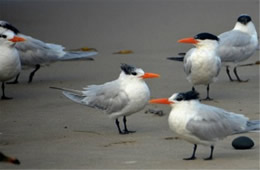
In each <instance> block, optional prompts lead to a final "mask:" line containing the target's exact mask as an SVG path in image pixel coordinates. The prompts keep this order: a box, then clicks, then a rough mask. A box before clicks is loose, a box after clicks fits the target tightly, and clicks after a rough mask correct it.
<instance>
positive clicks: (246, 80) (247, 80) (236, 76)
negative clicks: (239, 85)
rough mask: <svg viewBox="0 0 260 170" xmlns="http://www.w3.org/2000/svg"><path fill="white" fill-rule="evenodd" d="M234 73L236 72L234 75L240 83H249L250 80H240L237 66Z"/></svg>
mask: <svg viewBox="0 0 260 170" xmlns="http://www.w3.org/2000/svg"><path fill="white" fill-rule="evenodd" d="M233 71H234V74H235V76H236V78H237V81H238V82H248V79H247V80H241V79H240V78H239V76H238V74H237V66H236V67H234V70H233Z"/></svg>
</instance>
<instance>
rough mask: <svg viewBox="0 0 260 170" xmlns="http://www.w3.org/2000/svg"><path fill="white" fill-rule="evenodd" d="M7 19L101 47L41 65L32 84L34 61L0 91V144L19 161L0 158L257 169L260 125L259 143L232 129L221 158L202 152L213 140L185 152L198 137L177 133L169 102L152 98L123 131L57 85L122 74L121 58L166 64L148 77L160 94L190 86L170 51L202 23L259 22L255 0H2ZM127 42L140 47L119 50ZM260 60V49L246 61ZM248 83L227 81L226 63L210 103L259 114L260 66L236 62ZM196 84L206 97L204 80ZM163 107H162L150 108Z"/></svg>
mask: <svg viewBox="0 0 260 170" xmlns="http://www.w3.org/2000/svg"><path fill="white" fill-rule="evenodd" d="M0 11H1V12H0V16H1V20H6V21H9V22H10V23H12V24H13V25H14V26H16V27H17V28H18V29H19V30H20V31H21V32H23V33H24V34H27V35H31V36H33V37H35V38H38V39H41V40H43V41H45V42H52V43H57V44H62V45H64V46H65V47H67V48H68V49H73V48H79V47H83V46H88V47H93V48H96V49H97V50H98V52H99V54H98V55H97V56H96V57H95V61H93V62H89V61H84V62H80V61H77V62H76V61H75V62H57V63H54V64H52V65H51V66H50V67H45V68H42V69H40V70H39V71H38V72H37V73H36V76H35V78H34V81H33V83H32V84H27V80H28V75H29V72H30V71H31V70H28V71H23V72H22V74H21V78H20V84H17V85H8V86H7V88H6V95H8V96H12V97H14V99H13V100H10V101H0V117H1V118H0V121H1V123H0V132H1V135H0V151H2V152H4V153H6V154H8V155H12V156H15V157H17V158H18V159H19V160H20V161H21V165H20V166H15V165H9V164H0V168H3V169H9V168H10V169H16V168H19V169H32V168H33V169H259V168H260V166H259V133H248V134H243V136H248V137H250V138H252V139H253V140H254V142H255V146H254V148H252V149H250V150H234V149H233V148H232V146H231V142H232V140H233V139H234V138H236V137H237V136H240V135H236V136H230V137H228V138H226V139H224V140H223V141H220V142H219V143H217V145H216V147H215V151H214V160H212V161H204V160H203V159H202V158H204V157H207V156H208V155H209V152H210V148H208V147H203V146H199V147H198V150H197V158H198V159H197V160H194V161H183V160H182V158H184V157H188V156H190V155H191V153H192V149H193V145H191V144H189V143H187V142H185V141H183V140H180V139H176V138H175V137H176V135H175V134H174V133H173V132H171V131H170V130H169V128H168V122H167V117H168V113H169V111H170V108H168V107H167V106H160V105H147V106H146V108H145V109H144V110H142V111H140V112H138V113H136V114H134V115H132V116H130V117H129V118H128V127H129V129H130V130H136V131H137V132H136V133H134V134H130V135H118V133H117V129H116V127H115V125H114V122H113V121H112V120H110V119H109V118H108V117H107V115H105V114H103V113H102V112H101V111H99V110H95V109H92V108H88V107H86V106H82V105H79V104H76V103H73V102H72V101H70V100H68V99H67V98H65V97H64V96H63V95H62V94H61V92H60V91H55V90H52V89H50V88H49V87H50V86H58V87H67V88H74V89H81V88H82V87H85V86H87V85H91V84H102V83H104V82H107V81H110V80H113V79H116V78H117V77H118V75H119V73H120V68H119V67H120V63H128V64H132V65H136V66H138V67H141V68H143V69H144V70H145V71H147V72H154V73H159V74H160V75H161V77H160V78H159V79H152V80H147V83H148V85H149V87H150V90H151V95H152V98H158V97H169V96H171V95H172V93H175V92H181V91H188V90H190V89H191V85H190V84H189V83H188V81H187V80H186V77H185V73H184V71H183V65H182V64H181V63H178V62H173V61H168V60H166V57H170V56H175V55H176V54H177V53H178V52H183V51H186V50H188V49H189V48H191V46H190V45H185V44H178V43H177V40H178V39H180V38H183V37H188V36H193V35H196V34H197V33H199V32H211V33H213V34H216V35H218V34H220V33H222V32H224V31H227V30H229V29H232V28H233V26H234V24H235V21H236V19H237V17H238V16H239V15H240V14H242V13H247V14H249V15H250V16H251V17H252V19H253V21H254V23H255V26H256V27H257V29H258V30H259V1H257V0H248V1H246V0H227V1H224V0H215V1H206V0H197V1H192V0H184V1H181V0H172V1H170V0H162V1H161V0H151V1H148V0H140V1H137V0H124V1H120V0H110V1H106V0H86V1H83V0H81V1H80V0H75V1H74V0H73V1H72V0H71V1H43V0H42V1H41V0H39V1H27V0H23V1H21V0H17V1H15V0H2V1H1V2H0ZM121 49H130V50H133V51H134V53H133V54H128V55H114V54H112V53H113V52H115V51H118V50H121ZM257 60H259V52H258V51H257V52H256V53H255V54H254V56H252V57H251V58H250V59H249V60H248V61H246V62H245V63H251V62H255V61H257ZM238 72H239V74H240V75H241V77H242V78H243V79H246V78H249V79H250V80H249V82H247V83H237V82H229V80H228V78H227V76H226V73H225V69H224V68H223V69H222V70H221V73H220V75H219V80H218V81H217V82H216V83H215V84H213V85H212V86H211V90H210V95H211V97H213V98H214V100H213V101H207V102H203V103H207V104H210V105H213V106H217V107H222V108H224V109H226V110H229V111H232V112H236V113H242V114H245V115H246V116H248V117H249V118H250V119H259V66H251V67H243V68H239V69H238ZM197 90H198V91H199V92H200V93H201V97H202V98H203V97H205V95H206V88H205V87H204V86H200V87H198V88H197ZM147 109H162V110H163V111H164V113H165V115H164V116H161V117H159V116H156V115H153V114H145V110H147Z"/></svg>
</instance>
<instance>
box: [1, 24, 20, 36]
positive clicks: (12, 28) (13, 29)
mask: <svg viewBox="0 0 260 170" xmlns="http://www.w3.org/2000/svg"><path fill="white" fill-rule="evenodd" d="M0 27H3V28H6V29H8V30H11V31H13V32H14V33H15V34H18V33H20V31H19V30H18V29H17V28H15V27H14V26H12V25H11V24H9V23H8V22H1V23H0Z"/></svg>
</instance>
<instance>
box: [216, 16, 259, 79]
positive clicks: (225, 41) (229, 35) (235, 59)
mask: <svg viewBox="0 0 260 170" xmlns="http://www.w3.org/2000/svg"><path fill="white" fill-rule="evenodd" d="M218 37H219V38H220V43H219V44H220V45H219V48H218V50H217V53H218V55H219V56H220V58H221V61H222V63H225V64H226V72H227V75H228V77H229V80H230V81H234V80H233V79H232V77H231V76H230V73H229V67H230V63H234V64H235V67H234V69H233V72H234V74H235V76H236V78H237V81H239V82H243V81H248V80H241V79H240V78H239V76H238V74H237V67H239V66H240V65H238V64H239V62H242V61H245V60H247V59H248V58H249V57H251V56H252V55H253V54H254V53H255V51H256V50H257V48H258V36H257V32H256V29H255V25H254V23H253V22H252V19H251V17H250V16H249V15H246V14H242V15H240V16H239V17H238V19H237V22H236V24H235V27H234V28H233V29H232V30H230V31H227V32H224V33H222V34H220V35H219V36H218ZM241 66H242V65H241Z"/></svg>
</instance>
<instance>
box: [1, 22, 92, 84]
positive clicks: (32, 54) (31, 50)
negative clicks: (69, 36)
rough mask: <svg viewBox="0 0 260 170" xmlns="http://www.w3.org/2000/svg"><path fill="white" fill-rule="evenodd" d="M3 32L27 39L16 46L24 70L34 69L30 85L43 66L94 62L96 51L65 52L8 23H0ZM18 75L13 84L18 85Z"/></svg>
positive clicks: (59, 46) (59, 47)
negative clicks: (76, 61)
mask: <svg viewBox="0 0 260 170" xmlns="http://www.w3.org/2000/svg"><path fill="white" fill-rule="evenodd" d="M1 30H12V31H14V32H15V33H16V34H17V35H18V36H20V37H23V38H25V39H26V41H25V42H23V43H20V44H17V45H15V48H16V49H17V50H18V52H19V55H20V58H21V64H22V68H23V69H26V68H34V70H33V71H32V72H31V73H30V76H29V80H28V83H30V82H32V80H33V76H34V74H35V72H36V71H37V70H39V69H40V67H41V66H46V65H49V64H51V63H53V62H56V61H71V60H93V58H92V57H93V56H94V55H96V54H97V52H96V51H65V48H64V47H63V46H61V45H58V44H52V43H45V42H43V41H41V40H38V39H35V38H33V37H30V36H28V35H25V34H22V33H20V32H19V30H18V29H17V28H15V27H14V26H12V25H11V24H10V23H8V22H6V21H0V31H1ZM18 77H19V75H17V77H16V79H15V81H14V82H13V83H18Z"/></svg>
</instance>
